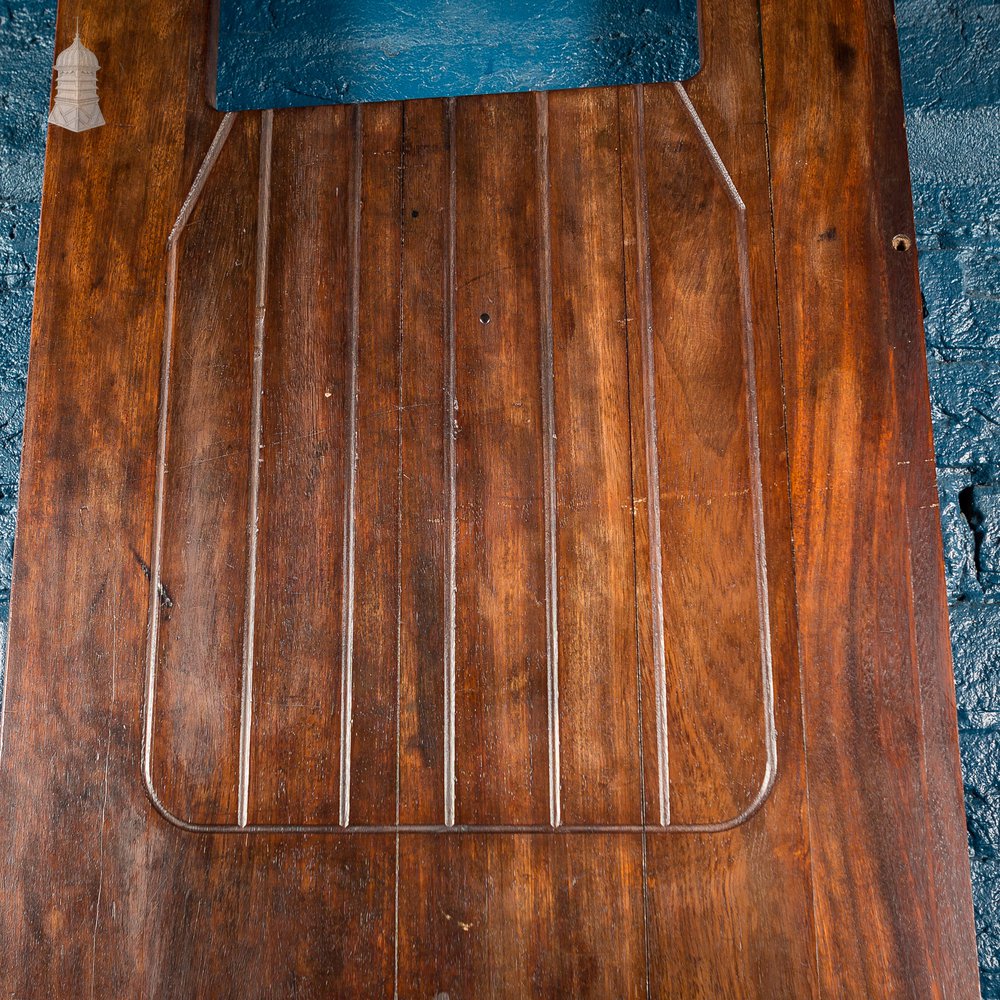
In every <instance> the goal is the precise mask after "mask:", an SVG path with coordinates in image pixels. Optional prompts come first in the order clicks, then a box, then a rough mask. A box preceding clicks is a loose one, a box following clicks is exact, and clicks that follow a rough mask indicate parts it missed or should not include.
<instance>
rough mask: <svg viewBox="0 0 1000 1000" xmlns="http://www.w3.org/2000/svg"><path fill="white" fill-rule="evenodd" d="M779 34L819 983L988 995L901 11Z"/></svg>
mask: <svg viewBox="0 0 1000 1000" xmlns="http://www.w3.org/2000/svg"><path fill="white" fill-rule="evenodd" d="M763 15H764V16H763V22H762V28H763V38H764V56H765V59H764V62H765V68H766V78H767V80H766V85H767V110H768V118H769V122H770V133H771V148H772V156H773V162H772V171H773V192H774V224H775V242H776V246H777V248H778V253H777V280H778V297H779V307H780V311H781V317H782V326H783V336H782V341H783V344H784V349H785V359H786V368H785V385H786V394H787V400H788V433H789V447H790V468H791V494H792V519H793V529H794V533H795V538H796V543H797V551H796V578H797V592H798V601H799V624H800V650H801V657H802V663H803V680H804V685H803V703H804V719H805V726H806V745H807V747H808V749H809V817H810V842H811V845H812V853H813V872H814V874H813V885H814V900H815V919H816V931H817V937H818V942H819V949H818V959H819V973H820V984H821V987H822V989H823V992H824V993H826V994H831V995H842V996H861V995H871V994H876V995H881V996H894V997H895V996H926V997H931V996H963V997H965V996H969V997H974V996H977V995H978V983H977V976H976V968H975V963H974V962H973V960H972V955H973V951H974V936H973V926H972V911H971V901H970V898H969V892H968V875H967V871H966V868H967V864H968V862H967V855H966V851H965V836H964V829H963V826H964V824H963V816H962V806H961V785H960V777H959V773H958V768H957V754H956V747H957V733H956V721H955V714H954V711H953V705H954V690H953V679H952V674H951V669H950V656H949V652H948V648H947V643H946V641H945V638H944V636H945V631H944V621H945V614H946V611H945V594H944V587H943V576H942V574H941V572H940V557H939V553H940V543H939V541H938V539H937V535H938V531H937V527H936V525H935V526H934V528H933V530H931V529H930V528H929V523H928V518H929V517H931V516H933V517H936V511H931V512H930V513H928V510H927V509H921V508H930V507H932V505H934V504H935V503H936V492H935V490H934V484H933V478H934V474H933V468H934V466H933V450H932V448H931V445H930V433H929V431H930V418H929V410H928V404H927V382H926V371H925V362H924V355H923V338H922V336H921V335H920V312H919V307H918V303H919V298H918V296H917V293H916V261H915V259H914V257H913V255H912V254H906V253H899V252H897V251H895V250H894V249H893V245H892V241H893V237H894V236H895V235H896V234H898V233H900V232H902V233H904V234H906V235H909V237H910V242H911V245H912V243H913V240H912V225H913V223H912V211H911V204H910V198H909V186H908V179H907V168H906V144H905V137H904V133H903V113H902V104H901V99H900V91H899V68H898V55H897V49H896V30H895V23H894V20H893V15H892V7H891V4H889V3H881V2H880V3H876V4H869V5H866V6H864V7H857V6H851V5H847V6H845V5H842V4H834V3H817V4H802V5H799V6H797V7H796V8H795V9H794V10H791V11H790V10H789V9H788V8H787V6H786V5H780V8H779V6H778V5H774V4H771V3H764V4H763ZM833 191H836V192H837V194H836V197H833V196H831V192H833ZM914 529H915V530H914ZM918 601H919V602H920V603H919V604H918V603H917V602H918ZM845 919H846V920H847V921H848V922H851V923H854V924H855V925H856V926H866V927H869V928H873V929H874V928H878V932H877V933H875V932H872V933H857V934H845V933H844V922H845Z"/></svg>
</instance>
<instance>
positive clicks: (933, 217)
mask: <svg viewBox="0 0 1000 1000" xmlns="http://www.w3.org/2000/svg"><path fill="white" fill-rule="evenodd" d="M896 18H897V21H898V25H899V41H900V54H901V58H902V69H903V92H904V100H905V104H906V124H907V137H908V140H909V148H910V173H911V176H912V179H913V200H914V210H915V216H916V223H917V248H918V250H919V260H920V282H921V286H922V288H923V293H924V302H925V325H926V330H927V356H928V362H929V365H930V381H931V403H932V409H933V413H934V437H935V446H936V451H937V464H938V487H939V492H940V494H941V513H942V522H943V528H944V538H945V554H946V560H947V575H948V597H949V603H950V609H951V634H952V648H953V652H954V656H955V677H956V681H957V685H958V706H959V726H960V730H961V741H962V765H963V773H964V777H965V803H966V813H967V815H968V822H969V849H970V852H971V855H972V881H973V898H974V904H975V908H976V924H977V930H978V936H979V961H980V968H981V978H982V987H983V996H984V997H987V998H991V1000H993V998H1000V2H997V0H897V3H896Z"/></svg>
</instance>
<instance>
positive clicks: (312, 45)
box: [214, 0, 700, 111]
mask: <svg viewBox="0 0 1000 1000" xmlns="http://www.w3.org/2000/svg"><path fill="white" fill-rule="evenodd" d="M218 2H219V45H218V67H217V78H216V84H215V86H216V89H215V95H214V102H215V104H216V106H217V107H218V108H221V109H224V110H227V111H236V110H244V109H248V108H282V107H300V106H303V105H310V104H354V103H361V102H366V101H391V100H401V99H405V98H418V97H457V96H461V95H463V94H493V93H507V92H513V91H525V90H560V89H565V88H570V87H596V86H608V85H612V84H628V83H658V82H664V81H668V80H684V79H687V78H688V77H691V76H693V75H694V74H695V73H696V72H697V71H698V68H699V65H700V49H699V37H698V10H697V0H505V2H499V0H408V2H405V3H399V2H394V0H368V2H367V3H358V2H356V0H218Z"/></svg>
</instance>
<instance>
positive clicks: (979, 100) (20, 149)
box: [0, 0, 1000, 1000]
mask: <svg viewBox="0 0 1000 1000" xmlns="http://www.w3.org/2000/svg"><path fill="white" fill-rule="evenodd" d="M897 17H898V21H899V37H900V48H901V53H902V62H903V83H904V94H905V100H906V109H907V132H908V137H909V143H910V161H911V172H912V176H913V190H914V204H915V212H916V220H917V240H918V247H919V250H920V276H921V284H922V286H923V291H924V299H925V303H926V328H927V349H928V359H929V361H930V375H931V395H932V403H933V412H934V430H935V439H936V444H937V457H938V466H939V468H938V480H939V487H940V493H941V514H942V525H943V530H944V538H945V553H946V560H947V575H948V595H949V601H950V606H951V628H952V646H953V650H954V656H955V675H956V681H957V684H958V703H959V723H960V728H961V734H962V758H963V769H964V774H965V784H966V809H967V812H968V818H969V847H970V851H971V853H972V877H973V889H974V900H975V906H976V922H977V930H978V933H979V952H980V965H981V968H982V982H983V995H984V997H986V998H990V1000H1000V56H998V54H1000V0H897ZM54 23H55V4H54V3H53V2H41V0H18V2H16V3H6V4H4V3H0V625H3V624H4V623H6V620H7V613H8V602H9V594H10V565H11V553H12V551H13V535H14V533H13V528H14V517H15V513H16V506H17V470H18V464H19V461H20V448H21V430H22V423H23V410H24V386H25V377H26V371H27V349H28V330H29V325H30V316H31V297H32V290H33V286H34V268H35V249H36V241H37V232H38V208H39V197H40V190H41V176H42V162H43V157H44V143H45V124H44V123H45V113H46V106H47V98H48V93H49V83H50V72H49V68H50V66H51V62H52V36H53V31H54ZM0 639H2V634H0Z"/></svg>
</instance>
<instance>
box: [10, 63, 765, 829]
mask: <svg viewBox="0 0 1000 1000" xmlns="http://www.w3.org/2000/svg"><path fill="white" fill-rule="evenodd" d="M671 86H673V87H674V88H675V91H676V93H677V95H678V97H679V99H680V101H681V103H682V104H683V105H684V108H685V111H686V113H687V115H688V116H689V118H690V120H691V122H692V124H693V126H694V128H695V129H696V131H697V133H698V135H699V137H700V141H701V146H702V149H703V151H704V154H705V155H706V156H707V157H708V159H709V161H710V163H711V166H712V169H713V174H714V176H715V177H716V179H717V181H718V182H719V183H720V184H721V186H722V187H723V189H724V190H725V192H726V197H727V198H728V200H729V202H730V204H731V205H732V208H733V212H734V222H735V226H736V231H737V232H736V236H737V244H738V260H739V268H738V270H739V275H738V282H739V293H740V307H741V316H742V324H741V326H742V329H741V331H740V336H741V341H740V347H741V358H742V365H743V375H744V385H745V397H746V398H745V402H746V414H745V419H746V421H747V440H748V451H749V464H750V473H751V475H750V492H751V495H752V516H753V525H752V528H753V556H754V560H755V577H756V580H755V582H756V591H757V611H758V629H759V653H760V655H759V661H758V664H759V666H758V668H757V669H758V670H759V674H758V681H759V685H760V698H761V700H760V704H759V705H758V711H762V721H763V727H762V729H763V733H762V749H763V752H764V753H763V756H764V771H763V775H762V779H761V781H760V784H759V786H758V787H757V790H756V792H755V793H754V795H753V796H752V798H751V799H750V800H749V802H748V803H747V805H746V806H745V808H743V809H742V810H741V811H740V812H739V813H737V814H736V815H735V816H732V817H731V818H729V819H725V820H720V821H718V822H707V823H705V822H703V823H673V822H671V820H670V815H669V798H668V795H669V793H668V791H667V792H666V795H667V799H666V804H667V808H666V809H663V801H662V797H663V796H664V794H665V793H664V788H665V787H666V788H667V789H668V788H669V771H668V765H667V762H666V757H665V742H666V733H665V731H664V733H663V740H664V759H663V761H662V763H661V812H660V815H659V817H658V818H659V822H655V821H654V815H653V813H654V812H655V804H651V805H653V808H652V809H651V810H650V814H649V816H648V817H647V818H646V819H644V821H643V822H642V823H638V824H637V823H604V824H600V825H580V824H572V823H563V822H562V821H561V818H560V816H559V809H558V801H556V805H552V803H551V801H550V812H551V813H552V815H553V816H555V821H550V822H549V823H547V824H535V823H527V824H508V825H497V824H484V823H475V824H461V823H456V822H455V821H454V814H453V812H452V814H451V816H450V817H448V816H446V817H445V821H444V822H442V823H440V824H437V823H431V824H420V825H416V824H401V823H393V824H387V825H372V824H364V823H355V822H353V821H352V820H350V819H349V818H348V817H349V813H348V811H347V809H348V807H349V800H348V801H347V802H345V801H344V800H343V789H342V794H341V802H340V815H339V818H338V819H336V820H331V821H330V822H317V823H313V824H299V823H294V822H293V823H287V824H259V823H253V822H251V821H249V818H248V810H247V800H248V797H249V790H248V787H247V784H248V781H247V773H246V770H245V767H244V758H245V757H246V754H247V748H246V747H245V746H243V745H242V743H243V732H244V728H243V727H242V726H241V747H240V760H241V774H240V778H239V783H240V788H239V797H240V802H239V808H238V810H237V815H236V816H235V817H234V821H232V822H229V821H222V822H193V821H191V820H190V819H187V818H184V817H182V816H180V815H178V814H177V813H175V812H174V811H172V809H170V808H169V807H168V806H167V805H166V804H165V803H164V801H163V799H162V798H161V797H160V795H159V793H158V791H157V789H156V786H155V782H154V779H153V768H152V762H153V743H154V729H155V717H154V716H155V695H156V682H157V669H158V657H159V649H158V632H159V621H160V592H161V557H162V548H163V540H164V534H165V529H164V519H165V492H166V460H167V442H168V436H169V432H170V428H169V422H170V421H169V396H170V390H171V359H172V356H173V345H174V339H175V337H174V334H175V329H174V325H175V302H176V296H177V287H178V284H179V282H180V280H181V277H182V276H181V275H180V274H179V271H180V262H179V255H180V251H179V247H180V244H181V237H182V235H183V233H184V230H185V228H186V227H187V224H188V222H189V221H190V219H191V217H192V215H193V213H194V211H195V209H196V207H197V204H198V201H199V198H200V196H201V194H202V191H203V189H204V187H205V185H206V182H207V180H208V178H209V176H210V175H211V173H212V170H213V169H214V167H215V165H216V162H217V161H218V159H219V155H220V153H221V151H222V149H223V148H224V146H225V144H226V141H227V139H228V137H229V135H230V132H231V130H232V126H233V123H234V121H235V118H236V115H237V113H238V112H233V111H228V112H226V113H225V114H224V115H223V117H222V121H221V122H220V125H219V128H218V130H217V132H216V134H215V136H214V138H213V140H212V142H211V145H210V147H209V149H208V151H207V153H206V155H205V158H204V160H203V161H202V163H201V165H200V167H199V168H198V171H197V173H196V175H195V178H194V180H193V182H192V186H191V188H190V190H189V191H188V193H187V195H186V196H185V198H184V201H183V204H182V206H181V209H180V211H179V213H178V216H177V219H176V221H175V223H174V226H173V228H172V229H171V231H170V233H169V236H168V238H167V241H166V258H167V281H166V301H165V319H164V336H163V353H162V360H161V381H160V400H159V420H158V443H157V463H156V476H155V490H156V493H155V498H154V526H153V536H152V538H153V543H152V544H153V550H152V553H151V560H150V568H151V572H150V576H149V581H150V582H149V588H150V590H149V595H150V596H149V605H148V627H147V631H148V638H147V649H146V676H145V698H144V703H143V716H144V722H143V751H142V753H143V756H142V780H143V785H144V788H145V792H146V795H147V797H148V798H149V801H150V803H151V805H152V807H153V809H154V811H155V812H156V813H158V814H159V815H160V817H161V818H162V819H163V820H164V821H165V822H167V823H168V824H170V825H171V826H172V827H174V828H176V829H178V830H180V831H182V832H185V833H192V834H202V835H204V834H212V835H222V834H240V833H241V834H270V835H274V834H288V835H311V834H325V835H351V834H369V835H377V834H393V835H395V834H406V833H420V834H428V833H432V834H446V833H452V834H456V835H461V834H484V833H490V834H531V835H535V834H539V833H546V834H556V835H559V834H564V835H573V834H589V833H604V834H607V833H621V834H634V833H642V834H657V835H664V834H681V833H691V834H699V833H701V834H706V833H724V832H726V831H729V830H732V829H734V828H736V827H738V826H740V825H742V824H744V823H746V822H747V821H749V820H750V819H752V818H753V817H754V816H755V815H756V814H757V813H758V812H759V811H760V810H761V809H762V808H763V807H764V805H765V804H766V802H767V800H768V799H769V797H770V795H771V793H772V791H773V789H774V786H775V784H776V781H777V777H778V747H777V742H778V741H777V731H776V725H775V714H774V676H773V664H772V659H771V655H772V652H771V630H770V612H769V595H768V573H767V559H766V539H765V533H764V514H763V482H762V475H761V464H760V431H759V426H758V421H759V413H758V401H757V387H756V386H757V379H756V369H755V360H754V330H753V321H752V311H751V304H750V290H749V283H750V274H749V267H750V259H749V247H748V233H747V212H746V205H745V203H744V202H743V199H742V197H741V196H740V194H739V191H738V190H737V188H736V185H735V183H734V182H733V179H732V177H731V176H730V174H729V172H728V170H727V169H726V167H725V164H724V163H723V161H722V159H721V157H720V155H719V153H718V151H717V149H716V147H715V146H714V144H713V142H712V140H711V138H710V137H709V135H708V133H707V131H706V130H705V127H704V125H703V124H702V122H701V119H700V118H699V117H698V114H697V111H696V110H695V108H694V106H693V104H692V103H691V100H690V98H689V96H688V94H687V91H686V90H685V88H684V86H683V84H682V83H674V84H672V85H671ZM636 95H637V96H636V100H637V102H638V111H639V120H640V125H639V135H638V138H637V140H636V141H637V142H639V143H640V144H641V143H644V139H643V138H642V136H641V130H642V128H643V126H642V124H641V121H642V87H641V85H640V86H638V87H637V88H636ZM538 107H539V115H540V118H539V121H540V127H542V124H543V118H542V117H541V116H542V115H547V102H546V101H544V100H542V101H540V102H539V105H538ZM261 114H262V116H264V120H263V127H262V145H261V162H260V164H259V169H260V184H261V193H260V198H261V205H262V206H263V205H265V199H266V198H267V197H269V189H270V156H271V143H272V130H271V115H272V114H273V113H272V112H269V111H264V112H261ZM448 118H449V129H450V132H451V141H450V147H451V149H450V153H449V155H450V156H451V158H452V163H451V170H450V174H451V181H450V183H451V185H452V187H453V186H454V183H455V173H454V167H455V164H454V155H455V152H454V128H455V124H454V115H453V114H449V116H448ZM354 129H355V137H354V138H355V143H356V145H357V148H358V150H360V131H361V112H360V110H358V111H357V112H356V113H355V115H354ZM642 155H643V157H644V156H645V153H644V150H643V152H642ZM265 157H266V162H265ZM360 160H361V155H360V151H358V152H357V153H356V155H355V156H354V164H353V168H352V171H353V185H354V187H355V195H356V196H357V197H358V199H359V198H360V194H359V191H360V176H361V162H360ZM643 173H644V168H643ZM643 183H644V181H643ZM265 186H266V188H267V193H265ZM642 195H643V196H646V192H645V191H643V192H642ZM449 200H450V203H451V204H450V212H451V215H452V218H451V224H452V227H453V226H454V212H455V194H454V190H451V192H450V194H449ZM645 210H646V211H648V207H647V208H646V209H645ZM357 213H358V214H357V216H356V217H355V218H353V219H352V223H351V236H350V240H351V244H352V245H351V251H350V256H352V257H355V258H356V257H357V255H358V253H359V242H360V202H359V205H358V208H357ZM543 236H544V241H545V242H546V243H547V241H548V238H549V237H548V234H547V231H545V232H544V233H543ZM449 238H450V240H452V241H453V240H454V234H453V233H452V234H451V236H450V237H449ZM644 242H645V244H646V245H647V248H648V232H647V233H646V234H645V239H644ZM267 252H268V251H267V236H266V227H265V235H264V237H263V240H262V242H261V243H259V244H258V256H259V257H261V256H262V257H263V258H266V256H267ZM543 252H544V253H546V254H548V253H549V252H550V251H549V250H548V248H547V247H543ZM448 253H449V254H451V255H453V254H454V246H453V245H451V246H449V248H448ZM262 266H265V265H264V263H263V262H262V260H259V261H258V268H260V267H262ZM549 266H551V265H549ZM643 266H645V267H646V268H648V267H649V260H648V255H647V258H646V260H645V264H644V265H643V264H640V271H641V270H642V267H643ZM453 280H454V279H453V278H452V281H453ZM549 281H551V277H550V278H549ZM639 283H640V289H641V290H642V291H643V294H645V295H646V296H648V295H649V274H648V272H647V274H646V275H645V279H644V278H643V276H642V274H641V273H640V275H639ZM644 284H645V288H644V289H642V286H643V285H644ZM357 294H358V292H357V288H353V289H352V291H351V298H352V302H351V304H350V310H349V311H350V312H352V313H356V311H357ZM454 294H455V290H454V288H453V287H451V288H450V289H449V292H448V298H449V302H448V303H447V304H446V309H448V310H449V311H450V316H449V320H448V325H449V327H450V329H451V333H450V337H451V338H454V323H455V317H454V310H455V304H454V301H452V300H453V298H454ZM551 294H552V292H551V287H550V285H549V284H546V285H545V286H544V287H543V298H545V297H550V296H551ZM259 295H260V288H258V296H259ZM542 306H543V313H544V312H545V308H546V302H545V301H543V303H542ZM650 308H651V305H650V304H646V303H640V311H641V312H643V313H645V316H644V318H643V320H642V322H643V324H644V325H648V322H647V321H648V319H649V313H648V312H647V309H650ZM256 313H257V323H258V325H261V324H263V315H264V304H263V302H262V301H261V300H260V299H259V297H258V300H257V301H256ZM543 324H544V320H543ZM355 334H356V331H355ZM542 335H543V339H544V343H543V348H544V356H543V360H544V361H545V362H546V364H545V368H544V371H543V392H545V391H546V386H547V387H548V392H551V385H549V383H548V382H547V381H546V379H547V380H551V377H552V375H551V364H552V360H551V356H550V354H551V351H552V349H553V348H552V331H551V328H550V327H547V328H546V329H543V331H542ZM645 335H647V334H646V332H645V331H644V336H645ZM649 335H651V334H649ZM257 338H258V339H259V340H262V338H263V329H262V328H261V329H258V331H257ZM260 347H261V350H260V351H255V363H257V364H258V365H259V364H260V360H261V359H260V357H259V355H260V354H262V344H261V345H260ZM355 349H356V347H355ZM450 350H451V351H452V352H453V351H454V344H451V347H450ZM643 350H644V351H645V350H646V348H645V347H644V348H643ZM647 361H648V362H649V363H652V361H651V356H650V357H649V358H647ZM356 364H357V360H356V358H355V359H354V361H353V365H354V366H356ZM452 364H454V359H453V358H452ZM645 364H646V362H644V367H645ZM453 377H454V374H453V373H452V378H453ZM452 391H454V387H452ZM543 403H544V404H545V405H544V409H545V412H546V419H545V423H546V427H547V428H548V429H549V433H547V435H546V438H547V440H548V439H551V442H552V448H553V449H554V440H555V439H554V437H553V436H552V434H551V431H552V429H553V427H554V417H553V416H552V413H551V412H550V410H551V408H552V407H553V406H554V403H553V401H552V400H551V399H549V398H548V396H547V394H546V397H545V398H544V399H543ZM654 419H655V416H654ZM654 430H655V426H654ZM647 435H648V429H647ZM454 461H455V457H454V455H453V454H452V455H451V462H452V463H454ZM554 468H555V454H554V450H553V451H552V453H549V452H546V462H545V466H544V473H545V484H544V485H545V490H546V495H547V500H546V513H547V519H546V528H547V531H548V532H550V533H552V534H553V535H554V532H555V530H556V525H555V522H554V509H551V510H550V509H549V508H550V507H553V508H554V501H553V500H552V497H551V496H549V494H550V493H551V492H552V490H553V481H554V476H555V471H554ZM654 471H655V470H654ZM454 474H455V470H454V468H452V469H451V475H452V477H454ZM652 481H653V480H652V479H651V482H652ZM452 488H454V484H453V483H452ZM654 506H657V507H658V504H655V505H654V504H650V505H649V507H650V509H652V508H653V507H654ZM656 537H657V539H659V532H658V531H657V532H656ZM546 551H547V556H548V558H549V560H550V563H551V564H550V565H549V566H548V572H549V574H551V575H553V576H552V580H551V581H549V587H550V591H551V592H550V595H549V599H550V601H551V600H552V599H553V595H554V593H555V592H557V588H556V586H555V582H554V581H555V576H554V573H555V562H554V556H555V552H554V542H553V538H552V537H550V538H549V539H548V541H547V546H546ZM453 572H454V567H452V573H453ZM554 614H557V611H556V609H555V606H554V605H553V607H552V608H551V609H550V615H554ZM661 628H662V624H661ZM553 642H555V643H557V639H556V632H555V624H554V623H550V625H549V643H550V644H551V643H553ZM552 656H553V653H552V651H551V650H550V652H549V658H550V662H551V658H552ZM451 666H452V669H453V667H454V664H452V665H451ZM245 683H246V679H245V676H244V685H245ZM244 693H245V692H244ZM550 697H551V694H550ZM755 697H756V695H755ZM556 698H557V694H556ZM556 704H558V702H557V701H556ZM243 707H244V709H245V708H246V704H245V703H244V706H243ZM664 721H665V720H664ZM760 721H761V716H760V715H757V717H756V721H755V727H756V725H759V724H760ZM550 726H551V722H550ZM664 728H665V727H664ZM246 731H247V732H248V730H246ZM556 732H558V730H556ZM0 736H2V730H0ZM551 738H552V737H551V733H550V740H551ZM755 739H756V737H755ZM551 770H553V765H552V763H551V761H550V771H551ZM554 770H555V774H556V775H558V766H557V765H556V767H555V769H554ZM348 793H349V792H348ZM550 795H551V789H550Z"/></svg>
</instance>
